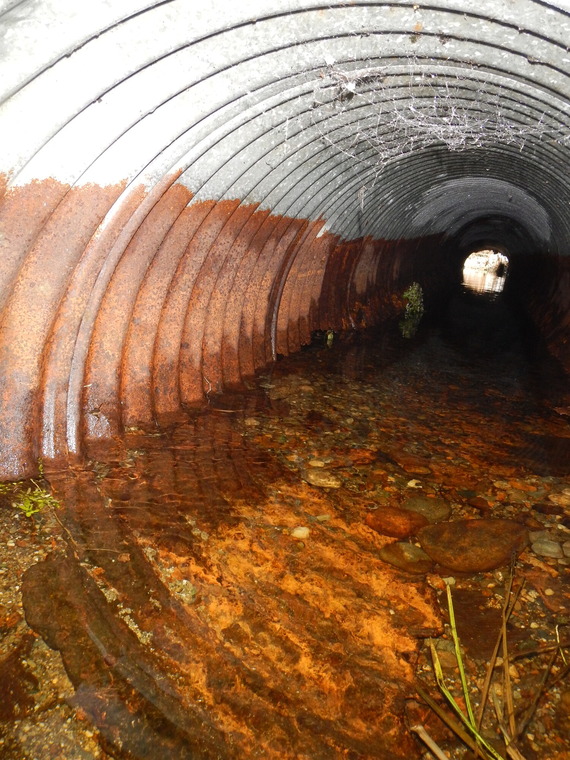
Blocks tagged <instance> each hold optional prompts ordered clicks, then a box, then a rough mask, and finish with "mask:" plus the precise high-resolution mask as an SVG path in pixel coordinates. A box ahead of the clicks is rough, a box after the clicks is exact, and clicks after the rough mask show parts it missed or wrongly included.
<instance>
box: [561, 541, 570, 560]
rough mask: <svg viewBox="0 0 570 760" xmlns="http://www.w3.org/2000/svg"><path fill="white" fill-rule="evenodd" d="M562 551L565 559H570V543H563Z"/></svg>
mask: <svg viewBox="0 0 570 760" xmlns="http://www.w3.org/2000/svg"><path fill="white" fill-rule="evenodd" d="M562 551H563V552H564V556H565V557H570V541H564V543H563V544H562Z"/></svg>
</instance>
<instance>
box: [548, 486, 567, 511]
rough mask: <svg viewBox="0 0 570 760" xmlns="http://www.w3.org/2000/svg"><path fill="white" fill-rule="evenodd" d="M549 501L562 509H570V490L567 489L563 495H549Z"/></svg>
mask: <svg viewBox="0 0 570 760" xmlns="http://www.w3.org/2000/svg"><path fill="white" fill-rule="evenodd" d="M548 499H549V500H550V501H551V502H552V503H553V504H558V506H560V507H570V489H569V488H565V489H564V491H562V493H551V494H549V495H548Z"/></svg>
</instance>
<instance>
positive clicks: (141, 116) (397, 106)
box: [0, 0, 570, 479]
mask: <svg viewBox="0 0 570 760" xmlns="http://www.w3.org/2000/svg"><path fill="white" fill-rule="evenodd" d="M0 26H1V28H2V37H1V41H0V49H1V55H0V83H1V89H2V91H1V93H0V102H1V107H0V124H1V134H2V165H1V166H0V171H1V185H0V187H1V201H0V245H1V246H2V256H1V257H0V282H1V283H2V284H1V287H0V327H1V329H0V405H1V408H0V444H1V446H0V478H3V479H11V478H20V477H24V476H27V475H32V474H33V473H34V472H35V470H36V468H37V461H38V457H43V458H46V459H53V460H58V459H65V458H67V457H69V456H75V455H79V454H80V453H81V451H82V447H83V445H84V442H85V441H88V440H92V439H98V438H102V437H108V436H113V435H115V434H117V433H120V431H121V430H122V429H123V428H124V427H125V426H132V425H139V424H145V423H150V422H152V421H153V420H155V419H157V418H160V417H161V416H163V415H165V414H169V413H171V412H175V411H176V410H177V409H179V407H180V405H181V404H185V403H192V402H199V401H200V400H201V399H203V398H204V396H205V394H209V393H211V392H213V391H217V390H219V389H221V388H222V387H231V386H232V385H236V384H238V383H239V382H240V380H241V379H242V378H243V377H244V376H247V375H250V374H251V373H253V372H254V371H255V370H256V369H257V368H259V367H261V366H263V365H265V364H266V363H267V362H270V361H272V360H273V359H274V358H275V357H276V355H277V354H287V353H289V352H291V351H294V350H297V349H298V348H299V347H300V346H301V345H302V344H304V343H306V342H307V341H308V340H309V339H310V335H311V332H312V331H314V330H316V329H329V328H332V329H343V328H349V329H352V328H358V327H361V326H365V325H370V324H375V323H378V322H380V321H381V320H382V319H385V318H387V317H389V316H392V315H393V314H394V309H395V308H396V306H395V299H394V297H393V296H394V295H395V294H398V293H401V292H402V291H403V290H404V289H405V288H406V287H407V286H408V285H409V284H410V282H411V281H414V280H416V281H419V282H420V283H421V284H422V286H423V287H424V288H425V290H426V292H428V293H430V292H431V293H434V292H436V290H437V288H438V287H442V285H444V284H445V283H446V282H447V283H449V281H450V278H452V277H454V276H455V274H456V272H457V271H458V269H459V266H458V262H459V259H460V257H461V255H462V253H463V252H464V251H465V250H466V249H467V248H469V247H470V246H472V245H473V244H475V243H478V242H481V241H484V242H485V243H489V244H494V245H496V246H499V247H501V246H503V247H505V248H507V249H508V250H509V252H510V257H511V267H510V277H512V278H513V282H516V283H517V287H519V289H520V293H521V297H523V298H524V300H525V301H526V302H528V304H529V305H530V308H531V309H532V316H533V318H534V319H535V321H536V323H537V325H538V327H539V328H541V329H542V330H543V332H544V333H545V336H546V338H547V340H548V341H549V344H550V347H551V350H552V351H553V353H554V354H555V355H556V356H557V358H558V359H560V361H561V362H562V363H564V364H565V365H566V367H569V366H570V344H569V342H568V328H569V323H570V306H569V301H570V267H569V265H568V258H567V253H568V251H569V245H568V243H569V240H570V216H569V214H568V208H569V201H570V180H569V176H570V175H569V172H568V165H569V160H568V153H569V148H570V132H569V94H570V82H569V77H568V64H569V62H570V53H569V51H568V40H569V39H570V5H569V4H568V2H567V1H566V0H557V2H538V1H536V0H512V1H511V2H509V3H503V2H497V1H496V0H480V2H478V3H476V4H474V3H467V2H464V0H432V2H430V3H429V4H426V5H424V4H422V3H415V2H408V1H406V0H395V1H394V2H383V3H379V2H373V1H371V0H362V1H360V2H356V3H354V2H342V1H340V0H332V2H327V3H316V2H310V1H309V0H250V1H249V2H247V3H235V2H227V1H226V0H211V2H209V3H207V4H198V3H188V2H185V1H184V0H169V1H167V2H164V1H162V2H156V1H155V0H119V1H118V2H112V3H108V2H95V3H90V4H88V5H85V4H77V3H76V2H74V1H73V0H23V1H20V2H14V0H4V1H3V2H0ZM396 300H397V299H396Z"/></svg>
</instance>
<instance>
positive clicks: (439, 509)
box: [402, 495, 451, 523]
mask: <svg viewBox="0 0 570 760" xmlns="http://www.w3.org/2000/svg"><path fill="white" fill-rule="evenodd" d="M402 506H403V508H404V509H408V510H409V511H410V512H418V513H419V514H420V515H423V516H424V517H425V518H426V519H427V521H428V522H430V523H436V522H441V521H442V520H447V518H448V517H449V515H450V514H451V504H450V503H449V502H448V501H446V500H445V499H439V498H437V497H435V498H434V497H430V496H422V495H418V496H410V498H409V499H406V501H405V502H404V503H403V505H402Z"/></svg>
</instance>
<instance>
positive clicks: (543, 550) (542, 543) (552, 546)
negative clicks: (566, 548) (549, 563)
mask: <svg viewBox="0 0 570 760" xmlns="http://www.w3.org/2000/svg"><path fill="white" fill-rule="evenodd" d="M531 549H532V550H533V552H534V553H535V554H538V555H539V557H554V558H555V559H558V558H559V557H563V556H564V552H563V551H562V547H561V546H560V544H559V543H558V541H551V540H550V539H548V538H540V539H539V540H538V541H534V542H533V543H532V544H531Z"/></svg>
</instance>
